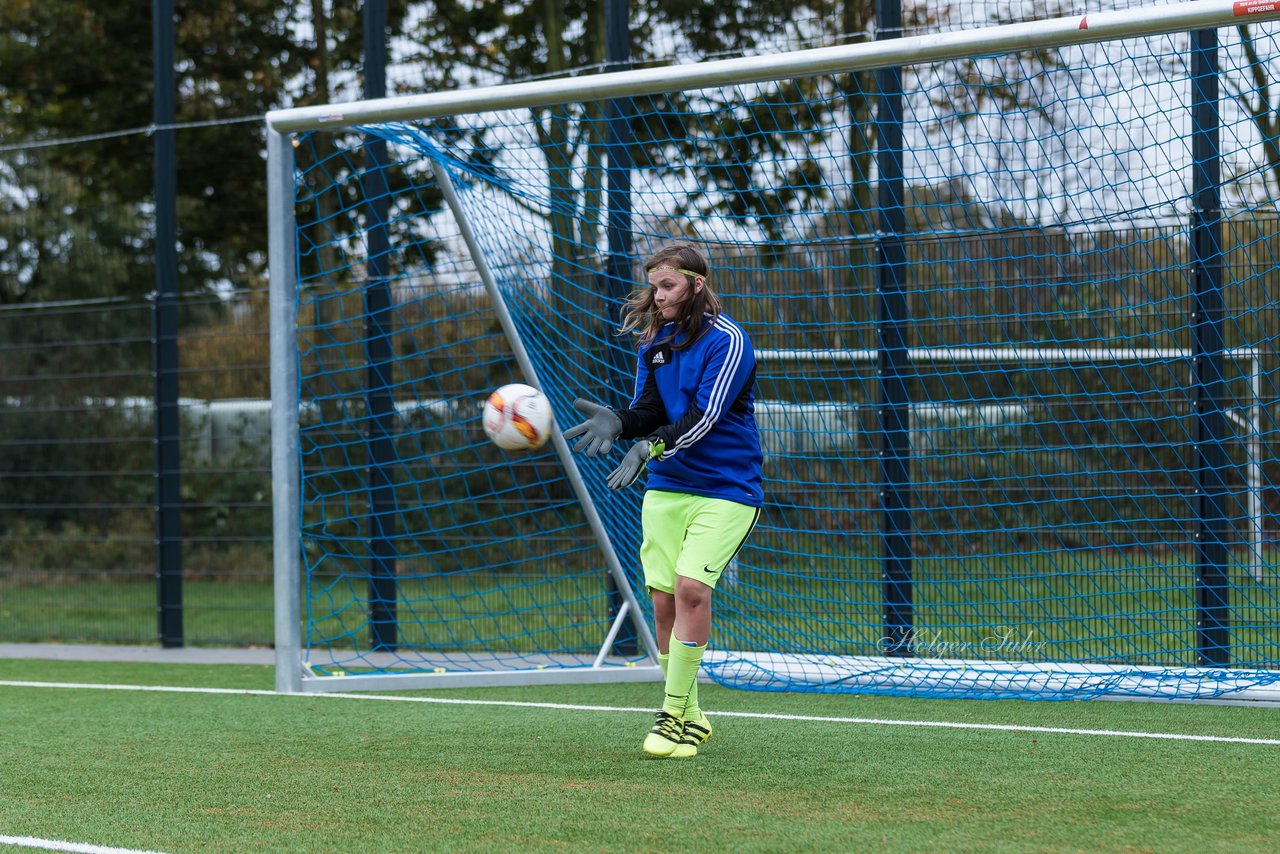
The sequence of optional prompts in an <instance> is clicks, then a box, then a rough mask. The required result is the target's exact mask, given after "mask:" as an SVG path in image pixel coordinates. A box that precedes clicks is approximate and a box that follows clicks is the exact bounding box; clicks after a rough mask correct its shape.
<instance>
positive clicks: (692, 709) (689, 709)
mask: <svg viewBox="0 0 1280 854" xmlns="http://www.w3.org/2000/svg"><path fill="white" fill-rule="evenodd" d="M678 643H680V641H678V640H676V633H675V632H672V633H671V639H670V642H669V643H668V644H667V648H668V649H670V648H671V647H673V646H675V645H676V644H678ZM681 645H682V646H683V644H681ZM702 649H703V651H704V652H705V651H706V647H705V646H704V647H703V648H702ZM670 657H671V653H667V654H666V655H665V656H663V655H662V654H659V655H658V663H659V664H661V665H662V672H663V673H664V674H665V673H666V672H667V663H666V661H665V660H664V659H666V658H670ZM699 661H701V657H699ZM684 716H685V720H688V721H696V720H697V719H698V718H700V717H702V707H701V706H699V705H698V680H697V679H696V678H695V679H694V680H693V687H692V688H690V689H689V702H688V703H686V704H685V707H684Z"/></svg>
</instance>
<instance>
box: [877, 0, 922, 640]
mask: <svg viewBox="0 0 1280 854" xmlns="http://www.w3.org/2000/svg"><path fill="white" fill-rule="evenodd" d="M899 3H900V0H877V2H876V38H877V39H891V38H898V37H899V36H900V35H901V34H902V9H901V6H900V5H899ZM876 88H877V89H878V90H879V95H880V103H879V105H878V107H877V109H876V139H877V149H876V166H877V170H878V173H879V183H878V186H877V209H878V213H879V222H878V223H877V228H876V265H877V270H876V297H877V299H876V303H877V306H878V309H877V311H878V316H877V321H876V339H877V347H878V351H879V352H878V357H877V362H876V368H877V374H878V377H879V386H880V409H879V425H880V507H881V513H882V516H881V521H882V525H883V527H882V535H883V538H884V553H883V571H882V573H881V583H882V587H883V597H884V634H883V637H882V639H881V641H880V643H881V649H882V651H884V652H885V653H887V654H889V655H900V656H906V655H911V651H912V650H911V643H912V625H913V623H914V614H913V613H912V589H911V538H912V534H913V523H912V518H911V397H910V390H909V388H908V385H907V382H908V374H909V372H910V370H911V361H910V354H909V353H908V350H907V347H908V344H907V340H906V327H907V324H908V323H909V322H910V317H909V312H910V307H909V305H908V303H907V296H906V291H905V289H904V288H905V285H906V281H905V280H906V274H907V259H906V251H905V248H904V246H903V234H904V233H905V231H906V228H907V225H906V214H905V211H904V208H903V178H902V70H901V69H899V68H882V69H879V70H877V71H876Z"/></svg>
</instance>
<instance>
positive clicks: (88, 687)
mask: <svg viewBox="0 0 1280 854" xmlns="http://www.w3.org/2000/svg"><path fill="white" fill-rule="evenodd" d="M0 687H7V688H64V689H72V690H83V691H143V692H151V693H161V694H229V695H239V696H255V697H293V698H302V697H305V698H310V699H330V700H376V701H382V702H391V703H431V704H435V705H442V706H508V707H512V708H520V709H556V710H561V711H570V712H627V713H640V714H647V715H651V714H653V711H654V710H653V709H652V708H630V707H626V706H584V705H578V704H575V703H530V702H523V701H519V700H463V699H459V698H455V697H402V696H395V695H390V694H343V693H337V692H335V693H324V694H279V693H276V692H275V691H262V690H257V689H252V688H186V687H178V686H171V685H97V684H93V683H87V682H22V681H10V680H0ZM714 716H715V717H721V718H751V719H754V720H778V721H813V722H818V723H835V724H864V725H870V726H909V727H932V728H935V729H967V730H983V731H990V732H1027V733H1042V734H1045V735H1088V736H1103V737H1108V738H1154V739H1158V740H1162V741H1207V742H1214V743H1217V744H1262V745H1266V746H1268V747H1280V739H1278V738H1246V737H1242V736H1229V735H1190V734H1187V733H1178V732H1141V731H1138V732H1134V731H1129V730H1114V729H1077V728H1075V727H1054V726H1026V725H1021V724H978V723H963V722H958V721H911V720H893V719H891V718H846V717H836V716H828V715H785V714H776V713H770V712H726V711H720V710H716V711H715V712H714Z"/></svg>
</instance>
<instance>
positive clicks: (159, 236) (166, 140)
mask: <svg viewBox="0 0 1280 854" xmlns="http://www.w3.org/2000/svg"><path fill="white" fill-rule="evenodd" d="M173 26H174V25H173V0H155V1H154V2H153V3H152V6H151V64H152V67H151V79H152V108H151V109H152V124H153V125H154V127H153V133H152V144H153V146H154V149H153V155H152V158H153V168H154V173H153V176H154V177H153V180H154V192H155V205H156V223H155V226H156V233H155V241H156V242H155V284H156V290H155V302H154V303H153V305H152V333H151V334H152V338H151V361H152V371H153V374H154V379H155V383H154V408H155V482H156V492H155V496H156V497H155V501H156V612H157V617H158V622H159V627H158V628H159V634H160V645H161V646H164V647H180V646H182V645H183V643H184V637H183V627H182V503H181V502H182V493H181V490H180V489H179V486H180V483H181V477H182V458H181V454H180V450H181V441H182V435H181V434H182V422H181V418H180V412H179V410H178V393H179V390H178V254H177V252H178V250H177V192H178V190H177V184H178V179H177V155H176V153H175V148H176V147H175V140H174V128H173V124H174V117H175V114H176V106H175V101H176V97H177V95H176V86H175V83H174V73H173V49H174V47H173V46H174V36H173Z"/></svg>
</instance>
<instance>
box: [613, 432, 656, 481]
mask: <svg viewBox="0 0 1280 854" xmlns="http://www.w3.org/2000/svg"><path fill="white" fill-rule="evenodd" d="M649 450H650V449H649V440H648V439H641V440H640V441H639V442H636V443H635V444H634V445H632V446H631V450H629V451H627V455H626V456H625V457H623V458H622V462H621V463H620V464H619V465H618V467H617V468H616V469H614V470H613V471H612V472H611V473H610V474H609V479H608V480H607V481H606V483H608V485H609V488H610V489H626V488H627V487H628V486H630V485H631V484H633V483H635V482H636V478H638V477H639V476H640V472H642V471H644V467H645V466H646V465H648V464H649Z"/></svg>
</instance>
